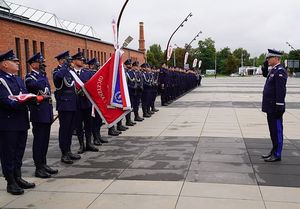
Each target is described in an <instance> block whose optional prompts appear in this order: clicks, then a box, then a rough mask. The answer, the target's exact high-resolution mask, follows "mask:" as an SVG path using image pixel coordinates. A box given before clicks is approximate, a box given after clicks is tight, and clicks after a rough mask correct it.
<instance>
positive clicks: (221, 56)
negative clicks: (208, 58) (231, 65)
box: [217, 47, 232, 74]
mask: <svg viewBox="0 0 300 209" xmlns="http://www.w3.org/2000/svg"><path fill="white" fill-rule="evenodd" d="M231 55H232V53H231V51H230V48H229V47H225V48H223V49H221V50H220V51H218V52H217V71H218V73H221V74H226V70H225V63H226V60H227V59H228V57H229V56H231Z"/></svg>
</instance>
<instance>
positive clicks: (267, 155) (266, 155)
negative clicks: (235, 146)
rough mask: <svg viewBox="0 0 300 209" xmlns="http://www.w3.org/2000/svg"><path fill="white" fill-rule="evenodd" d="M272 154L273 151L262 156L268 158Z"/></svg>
mask: <svg viewBox="0 0 300 209" xmlns="http://www.w3.org/2000/svg"><path fill="white" fill-rule="evenodd" d="M271 155H272V153H271V152H269V153H268V154H265V155H262V156H261V158H263V159H266V158H269V157H271Z"/></svg>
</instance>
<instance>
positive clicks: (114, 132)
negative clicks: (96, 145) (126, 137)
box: [102, 129, 120, 143]
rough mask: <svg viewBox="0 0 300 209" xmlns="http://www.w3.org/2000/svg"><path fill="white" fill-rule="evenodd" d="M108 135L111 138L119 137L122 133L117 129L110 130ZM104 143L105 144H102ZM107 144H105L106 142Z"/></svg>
mask: <svg viewBox="0 0 300 209" xmlns="http://www.w3.org/2000/svg"><path fill="white" fill-rule="evenodd" d="M108 135H110V136H119V135H120V133H119V132H117V131H116V130H115V129H108ZM102 143H103V142H102ZM104 143H105V142H104Z"/></svg>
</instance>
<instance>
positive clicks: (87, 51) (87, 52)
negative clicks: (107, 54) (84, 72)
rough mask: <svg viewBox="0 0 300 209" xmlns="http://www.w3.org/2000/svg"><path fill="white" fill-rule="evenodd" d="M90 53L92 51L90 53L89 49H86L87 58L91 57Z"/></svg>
mask: <svg viewBox="0 0 300 209" xmlns="http://www.w3.org/2000/svg"><path fill="white" fill-rule="evenodd" d="M89 55H90V53H89V50H88V49H87V50H86V58H87V59H90V58H89Z"/></svg>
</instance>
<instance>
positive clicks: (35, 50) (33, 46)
mask: <svg viewBox="0 0 300 209" xmlns="http://www.w3.org/2000/svg"><path fill="white" fill-rule="evenodd" d="M32 49H33V54H36V53H37V46H36V41H32Z"/></svg>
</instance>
